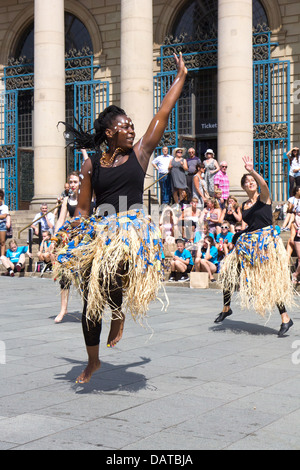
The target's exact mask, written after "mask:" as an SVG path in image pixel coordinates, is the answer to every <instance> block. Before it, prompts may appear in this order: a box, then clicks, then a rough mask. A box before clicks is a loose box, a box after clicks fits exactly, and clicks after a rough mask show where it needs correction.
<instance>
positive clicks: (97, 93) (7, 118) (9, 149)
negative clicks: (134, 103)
mask: <svg viewBox="0 0 300 470" xmlns="http://www.w3.org/2000/svg"><path fill="white" fill-rule="evenodd" d="M65 63H66V90H67V89H68V90H71V88H69V87H73V90H72V91H71V95H72V99H71V102H72V103H71V106H72V109H71V110H70V109H68V110H67V116H66V119H67V121H68V122H70V123H71V124H72V125H74V126H75V127H76V125H77V124H76V123H77V122H80V124H81V125H82V126H83V127H84V129H85V130H90V129H92V127H93V122H94V119H95V117H96V116H97V114H98V113H100V112H101V111H102V110H103V109H104V108H105V107H106V106H108V104H109V82H107V81H104V82H103V81H100V80H93V77H94V72H95V70H96V69H97V68H99V67H98V66H95V65H94V61H93V55H92V54H89V55H87V54H83V53H80V52H78V53H76V54H75V53H74V51H72V56H71V57H68V58H66V61H65ZM4 84H5V90H6V91H5V92H2V93H1V94H0V187H1V188H2V189H4V192H5V203H6V204H7V205H8V206H9V208H10V210H17V209H18V185H19V181H18V177H19V175H18V172H19V171H18V149H19V147H25V148H31V149H32V148H33V144H32V138H31V141H30V139H29V143H27V142H26V143H25V144H24V145H19V140H20V139H19V132H18V128H19V125H20V117H21V116H20V112H18V104H19V102H20V96H24V93H28V92H31V93H32V90H33V88H34V67H33V64H28V63H26V62H23V61H13V63H10V64H9V65H8V66H7V67H5V69H4ZM21 94H22V95H21ZM68 96H70V94H68ZM30 112H32V110H31V111H30ZM22 118H23V117H22ZM25 119H26V115H25ZM30 119H31V116H30ZM26 124H27V123H25V125H24V121H23V127H24V128H25V133H26V131H27V128H26ZM30 125H32V123H31V122H30ZM28 131H30V132H32V129H31V128H30V129H28ZM31 137H32V135H31ZM23 140H24V139H23ZM32 158H33V157H32ZM72 159H73V160H74V161H73V162H72V167H73V168H75V169H78V168H79V167H80V160H81V153H80V152H74V155H72Z"/></svg>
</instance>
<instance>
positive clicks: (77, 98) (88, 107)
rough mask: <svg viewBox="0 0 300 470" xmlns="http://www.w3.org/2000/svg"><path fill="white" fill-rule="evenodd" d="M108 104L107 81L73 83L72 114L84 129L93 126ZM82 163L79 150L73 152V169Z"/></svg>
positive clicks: (88, 129)
mask: <svg viewBox="0 0 300 470" xmlns="http://www.w3.org/2000/svg"><path fill="white" fill-rule="evenodd" d="M108 105H109V82H107V81H106V82H100V81H88V82H82V83H76V84H75V85H74V116H75V118H76V119H75V126H76V125H77V124H76V121H77V122H79V123H80V124H81V126H82V128H83V129H84V130H85V131H90V130H91V129H92V128H93V127H94V120H95V118H96V116H97V115H98V114H99V113H101V112H102V111H103V110H104V109H105V108H106V107H107V106H108ZM81 164H82V154H81V152H79V151H77V150H75V152H74V169H75V170H79V169H80V167H81Z"/></svg>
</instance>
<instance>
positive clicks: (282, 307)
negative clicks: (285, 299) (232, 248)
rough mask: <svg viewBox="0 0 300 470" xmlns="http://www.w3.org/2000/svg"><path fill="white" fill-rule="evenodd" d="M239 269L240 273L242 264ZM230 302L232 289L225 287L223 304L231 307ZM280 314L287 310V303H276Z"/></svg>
mask: <svg viewBox="0 0 300 470" xmlns="http://www.w3.org/2000/svg"><path fill="white" fill-rule="evenodd" d="M238 271H239V273H240V272H241V266H240V264H239V265H238ZM230 302H231V293H230V291H228V290H226V289H224V290H223V305H224V307H230ZM276 306H277V308H278V310H279V313H280V315H282V314H283V313H285V312H286V309H285V305H284V304H276Z"/></svg>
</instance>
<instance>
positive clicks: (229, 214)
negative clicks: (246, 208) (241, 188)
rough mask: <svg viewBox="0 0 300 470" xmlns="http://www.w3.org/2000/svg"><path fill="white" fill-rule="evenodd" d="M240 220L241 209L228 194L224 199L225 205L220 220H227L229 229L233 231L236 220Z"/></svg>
mask: <svg viewBox="0 0 300 470" xmlns="http://www.w3.org/2000/svg"><path fill="white" fill-rule="evenodd" d="M241 221H242V211H241V208H240V206H239V204H238V202H237V199H236V198H235V197H234V196H229V197H228V199H227V200H226V201H225V207H224V209H223V211H222V215H221V222H228V223H229V225H230V227H229V228H230V231H231V232H233V231H234V226H235V224H236V222H241Z"/></svg>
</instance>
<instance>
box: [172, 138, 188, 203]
mask: <svg viewBox="0 0 300 470" xmlns="http://www.w3.org/2000/svg"><path fill="white" fill-rule="evenodd" d="M185 153H186V149H185V148H180V147H177V148H175V149H174V150H173V160H171V161H170V164H169V171H170V174H171V184H172V192H173V199H174V202H175V204H178V202H179V201H181V200H182V199H183V191H184V190H185V189H186V187H187V186H186V176H185V172H186V171H188V166H187V162H186V159H185V158H183V157H184V155H185Z"/></svg>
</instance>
